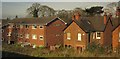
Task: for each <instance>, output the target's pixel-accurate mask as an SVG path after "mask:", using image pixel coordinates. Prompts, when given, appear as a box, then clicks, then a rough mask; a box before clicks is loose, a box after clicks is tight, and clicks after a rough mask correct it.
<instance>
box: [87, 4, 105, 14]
mask: <svg viewBox="0 0 120 59" xmlns="http://www.w3.org/2000/svg"><path fill="white" fill-rule="evenodd" d="M102 8H103V7H102V6H95V7H91V8H89V9H85V11H86V12H87V14H88V15H89V16H94V15H97V14H101V13H103V10H102Z"/></svg>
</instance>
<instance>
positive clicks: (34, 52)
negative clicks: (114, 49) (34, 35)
mask: <svg viewBox="0 0 120 59" xmlns="http://www.w3.org/2000/svg"><path fill="white" fill-rule="evenodd" d="M2 51H6V52H14V53H18V54H22V55H29V56H33V57H119V56H120V54H116V53H111V54H105V52H104V53H99V52H98V51H93V52H90V51H84V52H81V53H78V52H77V51H75V50H74V49H66V48H59V49H56V50H55V51H50V50H49V49H47V48H32V47H21V46H20V45H19V44H13V45H8V44H6V43H3V45H2ZM6 55H8V56H9V54H6ZM15 57H16V56H15Z"/></svg>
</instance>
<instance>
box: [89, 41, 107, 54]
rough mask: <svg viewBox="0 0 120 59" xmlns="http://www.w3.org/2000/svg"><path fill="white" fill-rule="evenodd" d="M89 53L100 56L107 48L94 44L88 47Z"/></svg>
mask: <svg viewBox="0 0 120 59" xmlns="http://www.w3.org/2000/svg"><path fill="white" fill-rule="evenodd" d="M87 51H89V52H91V53H99V54H103V53H104V52H105V48H104V47H102V46H101V45H100V44H97V43H95V42H92V43H90V44H89V45H88V47H87Z"/></svg>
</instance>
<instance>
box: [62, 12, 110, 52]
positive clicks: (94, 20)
mask: <svg viewBox="0 0 120 59" xmlns="http://www.w3.org/2000/svg"><path fill="white" fill-rule="evenodd" d="M109 18H110V17H109V16H107V15H106V14H105V15H104V16H94V17H80V15H78V14H74V16H73V18H72V19H73V21H72V22H71V23H70V24H69V26H68V27H66V28H65V29H64V46H65V47H73V48H75V49H79V50H80V51H84V50H85V49H86V48H87V46H88V45H90V44H91V43H93V42H95V43H96V44H100V45H101V46H107V44H106V42H107V41H108V40H109V39H108V40H107V38H105V37H106V36H107V35H108V34H107V35H106V30H107V29H110V27H106V24H107V22H108V21H109ZM105 28H107V29H105ZM107 33H109V32H107ZM110 34H111V33H110ZM110 38H111V37H110ZM111 39H112V38H111ZM110 41H111V40H110ZM111 44H112V43H110V44H109V43H108V45H111Z"/></svg>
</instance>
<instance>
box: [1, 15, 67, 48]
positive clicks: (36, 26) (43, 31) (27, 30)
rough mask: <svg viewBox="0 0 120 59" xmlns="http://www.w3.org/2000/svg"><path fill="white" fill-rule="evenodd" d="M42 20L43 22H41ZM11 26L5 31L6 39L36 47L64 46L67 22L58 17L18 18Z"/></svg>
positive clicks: (11, 22)
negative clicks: (64, 32)
mask: <svg viewBox="0 0 120 59" xmlns="http://www.w3.org/2000/svg"><path fill="white" fill-rule="evenodd" d="M40 19H42V20H40ZM9 23H10V24H9V26H8V27H6V29H4V31H5V32H6V34H8V36H7V35H6V34H5V37H4V35H3V37H4V39H6V41H8V40H7V39H8V37H9V38H10V39H9V40H10V41H14V42H18V43H23V42H27V43H29V44H31V45H35V46H46V47H50V46H55V45H57V44H60V45H62V44H63V31H62V30H63V29H64V28H65V27H66V24H67V23H66V22H64V21H63V20H62V19H60V18H58V17H51V18H47V17H44V18H16V19H13V20H11V21H10V22H9Z"/></svg>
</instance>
